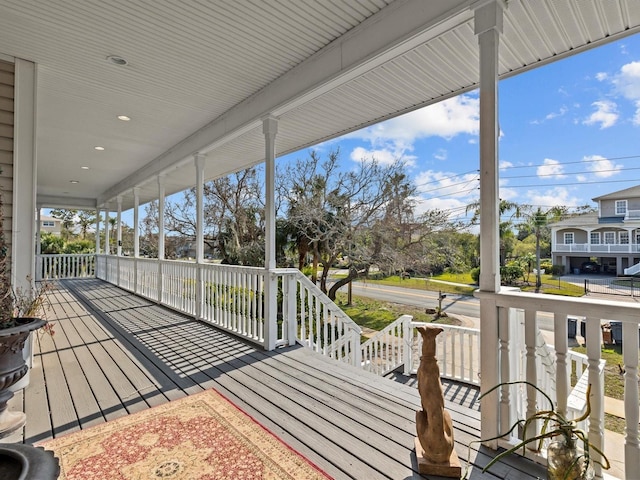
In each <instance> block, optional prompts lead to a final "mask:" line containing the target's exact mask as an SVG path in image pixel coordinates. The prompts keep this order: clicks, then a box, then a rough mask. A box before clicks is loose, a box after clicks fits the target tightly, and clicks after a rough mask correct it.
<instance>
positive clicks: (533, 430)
mask: <svg viewBox="0 0 640 480" xmlns="http://www.w3.org/2000/svg"><path fill="white" fill-rule="evenodd" d="M537 332H538V323H537V318H536V311H535V310H532V309H527V310H525V312H524V344H525V350H526V375H525V378H526V380H527V382H529V383H531V384H533V385H536V384H537V383H538V367H537V363H536V337H537ZM536 400H537V392H536V390H535V389H534V388H532V387H530V386H528V385H527V413H526V415H527V418H529V417H530V416H533V415H534V414H535V412H536V410H537V401H536ZM545 408H546V406H545ZM537 432H538V422H537V421H534V422H531V423H530V424H529V429H528V430H527V432H526V435H527V437H528V438H531V437H533V436H535V435H537ZM529 448H530V449H532V450H533V449H535V448H536V447H535V442H532V443H531V444H529Z"/></svg>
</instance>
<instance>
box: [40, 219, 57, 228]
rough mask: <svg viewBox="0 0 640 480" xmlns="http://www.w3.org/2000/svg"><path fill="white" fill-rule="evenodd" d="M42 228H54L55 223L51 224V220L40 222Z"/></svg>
mask: <svg viewBox="0 0 640 480" xmlns="http://www.w3.org/2000/svg"><path fill="white" fill-rule="evenodd" d="M42 226H43V227H55V226H56V222H52V221H51V220H43V221H42Z"/></svg>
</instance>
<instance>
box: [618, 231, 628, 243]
mask: <svg viewBox="0 0 640 480" xmlns="http://www.w3.org/2000/svg"><path fill="white" fill-rule="evenodd" d="M620 244H621V245H629V232H620Z"/></svg>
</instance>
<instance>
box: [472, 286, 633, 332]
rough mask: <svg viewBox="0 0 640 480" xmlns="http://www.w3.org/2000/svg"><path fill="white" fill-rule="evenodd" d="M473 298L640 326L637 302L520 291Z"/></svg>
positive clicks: (527, 308)
mask: <svg viewBox="0 0 640 480" xmlns="http://www.w3.org/2000/svg"><path fill="white" fill-rule="evenodd" d="M474 296H475V297H477V298H480V299H483V298H484V299H491V300H493V301H495V302H496V306H497V307H503V308H506V307H510V308H521V309H525V310H536V311H539V312H551V313H560V314H563V315H585V316H588V317H598V318H601V319H610V320H616V321H621V322H628V323H634V324H640V304H636V303H630V302H620V301H615V300H607V299H601V298H585V297H579V298H575V297H561V296H557V295H548V294H544V293H530V292H518V291H505V292H503V291H501V292H483V291H481V290H476V291H475V292H474Z"/></svg>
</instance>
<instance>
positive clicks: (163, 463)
mask: <svg viewBox="0 0 640 480" xmlns="http://www.w3.org/2000/svg"><path fill="white" fill-rule="evenodd" d="M41 445H42V446H43V447H44V448H45V449H47V450H53V451H54V452H55V455H56V456H57V457H58V458H59V459H60V466H61V475H60V480H88V479H95V480H130V479H136V480H143V479H144V480H155V479H164V480H213V479H215V480H222V479H229V480H231V479H233V480H241V479H252V480H253V479H269V480H272V479H273V480H278V479H295V480H305V479H309V480H326V479H328V478H330V477H329V476H327V475H326V474H325V473H323V472H322V471H320V470H319V469H318V468H317V467H315V466H314V465H313V464H311V463H310V462H309V461H308V460H306V459H305V458H304V457H303V456H302V455H300V454H299V453H297V452H296V451H294V450H292V449H291V448H289V447H288V446H287V445H286V444H284V443H283V442H282V441H281V440H279V439H278V438H277V437H275V436H274V435H273V434H271V433H270V432H269V431H268V430H266V429H265V428H264V427H262V426H261V425H260V424H259V423H257V422H256V421H254V420H253V419H252V418H251V417H249V416H248V415H247V414H245V413H244V412H243V411H241V410H240V409H238V408H237V407H236V406H235V405H233V404H232V403H231V402H230V401H229V400H227V399H226V398H225V397H223V396H222V395H220V394H219V393H218V392H216V391H214V390H206V391H204V392H201V393H198V394H196V395H191V396H189V397H185V398H182V399H180V400H176V401H173V402H169V403H166V404H164V405H161V406H159V407H155V408H151V409H149V410H145V411H143V412H140V413H135V414H133V415H129V416H126V417H122V418H119V419H117V420H114V421H111V422H107V423H104V424H102V425H98V426H96V427H91V428H89V429H87V430H81V431H79V432H75V433H71V434H69V435H65V436H63V437H60V438H56V439H54V440H50V441H47V442H43V443H41Z"/></svg>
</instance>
